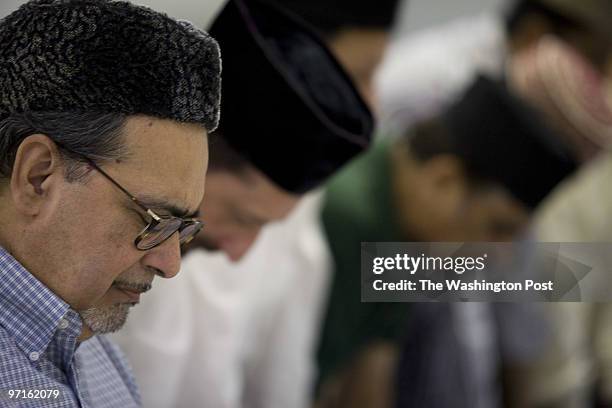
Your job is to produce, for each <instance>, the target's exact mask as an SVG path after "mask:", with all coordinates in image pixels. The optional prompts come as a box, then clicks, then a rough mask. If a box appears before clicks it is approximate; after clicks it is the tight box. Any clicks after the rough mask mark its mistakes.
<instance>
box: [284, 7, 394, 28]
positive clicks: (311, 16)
mask: <svg viewBox="0 0 612 408" xmlns="http://www.w3.org/2000/svg"><path fill="white" fill-rule="evenodd" d="M275 1H277V2H278V3H279V4H283V5H284V6H285V7H287V9H289V10H292V11H293V12H295V13H296V14H298V15H299V16H301V17H302V18H304V19H305V20H306V21H308V22H309V23H310V24H312V25H313V26H315V27H317V29H319V30H321V31H323V32H325V33H328V34H333V33H334V32H335V31H338V30H341V29H342V28H346V27H359V28H376V29H383V30H388V29H390V28H391V26H392V24H393V22H394V17H395V14H396V11H397V9H398V0H376V1H372V0H275Z"/></svg>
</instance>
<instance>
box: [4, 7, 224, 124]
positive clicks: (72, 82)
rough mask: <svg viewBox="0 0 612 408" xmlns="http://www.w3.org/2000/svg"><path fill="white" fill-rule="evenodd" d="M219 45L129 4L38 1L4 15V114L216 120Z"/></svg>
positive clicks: (184, 24) (183, 24)
mask: <svg viewBox="0 0 612 408" xmlns="http://www.w3.org/2000/svg"><path fill="white" fill-rule="evenodd" d="M220 71H221V60H220V54H219V47H218V45H217V42H216V41H215V40H213V39H212V37H210V36H209V35H208V34H207V33H205V32H203V31H201V30H199V29H197V28H195V27H193V26H192V25H191V24H190V23H188V22H185V21H176V20H174V19H172V18H170V17H168V16H167V15H165V14H161V13H158V12H155V11H153V10H151V9H149V8H146V7H141V6H136V5H133V4H131V3H128V2H124V1H112V0H34V1H30V2H28V3H26V4H24V5H22V6H21V7H20V8H19V9H18V10H16V11H15V12H13V13H12V14H10V15H8V16H7V17H5V18H4V19H3V20H1V21H0V119H3V118H5V117H7V116H8V115H9V114H11V113H19V112H24V111H38V112H42V111H47V112H69V111H100V112H118V113H125V114H127V115H132V114H145V115H150V116H155V117H160V118H165V119H173V120H176V121H181V122H195V123H201V124H202V125H204V127H205V128H206V129H207V130H208V131H209V132H212V131H213V130H215V129H216V127H217V124H218V121H219V102H220V87H221V78H220Z"/></svg>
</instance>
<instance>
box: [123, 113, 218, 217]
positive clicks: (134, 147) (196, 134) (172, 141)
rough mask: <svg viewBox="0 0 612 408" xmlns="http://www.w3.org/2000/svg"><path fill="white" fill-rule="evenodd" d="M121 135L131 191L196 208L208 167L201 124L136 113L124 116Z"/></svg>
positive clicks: (205, 142) (124, 166)
mask: <svg viewBox="0 0 612 408" xmlns="http://www.w3.org/2000/svg"><path fill="white" fill-rule="evenodd" d="M124 135H125V142H126V147H127V151H128V157H127V158H126V160H125V162H124V163H121V166H122V167H123V170H122V174H125V173H128V174H131V176H132V177H131V179H130V185H131V186H134V187H133V189H134V190H135V191H132V193H133V194H135V195H142V194H145V195H146V196H147V197H149V198H154V199H155V200H159V201H167V202H169V203H172V204H174V205H176V206H179V207H184V208H185V209H187V210H191V211H195V210H196V209H197V207H198V205H199V203H200V201H201V200H202V197H203V195H204V179H205V174H206V169H207V167H208V147H207V135H206V131H205V130H204V128H203V127H202V126H199V125H195V124H186V123H178V122H175V121H171V120H163V119H156V118H150V117H146V116H136V117H130V118H129V119H128V120H127V122H126V125H125V129H124Z"/></svg>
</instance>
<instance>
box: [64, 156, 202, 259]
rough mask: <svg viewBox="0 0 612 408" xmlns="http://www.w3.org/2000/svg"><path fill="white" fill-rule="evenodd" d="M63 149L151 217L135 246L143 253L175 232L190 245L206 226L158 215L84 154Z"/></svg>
mask: <svg viewBox="0 0 612 408" xmlns="http://www.w3.org/2000/svg"><path fill="white" fill-rule="evenodd" d="M60 147H61V148H62V149H64V150H67V151H69V152H71V153H73V154H77V155H79V156H81V157H82V158H83V159H85V160H86V161H87V163H88V164H89V165H90V166H91V167H93V168H94V169H95V170H97V171H98V172H99V173H100V174H102V175H103V176H104V177H105V178H106V179H107V180H108V181H110V182H111V183H113V185H115V187H117V188H118V189H119V190H121V191H122V192H123V193H124V194H125V195H126V196H128V197H129V198H130V200H131V201H132V202H133V203H134V204H136V205H137V206H138V207H140V209H142V210H143V211H144V212H145V213H147V215H149V217H151V221H150V222H149V223H148V224H147V226H146V227H144V229H143V230H142V231H140V233H139V234H138V236H137V237H136V239H135V240H134V245H135V246H136V248H137V249H139V250H141V251H148V250H149V249H153V248H155V247H156V246H158V245H160V244H162V243H163V242H164V241H166V240H167V239H168V238H170V237H171V236H172V235H173V234H174V233H175V232H178V233H179V242H180V244H181V245H184V244H187V243H189V242H190V241H191V240H192V239H193V238H194V237H195V236H196V234H197V233H198V232H200V230H201V229H202V227H203V226H204V224H203V223H202V221H200V220H197V219H193V218H189V219H184V218H179V217H174V216H171V215H169V216H165V215H157V214H156V213H155V212H154V211H153V210H151V209H150V208H148V207H146V206H145V205H143V204H142V203H141V202H140V201H138V199H137V198H136V197H134V195H133V194H131V193H130V192H129V191H127V190H126V189H125V188H123V186H122V185H121V184H119V183H118V182H117V181H115V179H113V178H112V177H111V176H110V175H109V174H108V173H106V172H105V171H104V170H102V169H101V168H100V167H99V166H98V165H97V164H96V163H95V162H94V161H93V160H91V159H90V158H89V157H87V156H84V155H82V154H79V153H76V152H73V151H71V150H69V149H66V148H65V147H64V146H60Z"/></svg>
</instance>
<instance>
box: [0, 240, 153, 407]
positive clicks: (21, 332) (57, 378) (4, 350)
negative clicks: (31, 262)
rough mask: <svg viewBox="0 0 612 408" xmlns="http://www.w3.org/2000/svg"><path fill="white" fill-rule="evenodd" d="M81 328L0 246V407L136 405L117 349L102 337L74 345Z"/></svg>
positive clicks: (66, 307)
mask: <svg viewBox="0 0 612 408" xmlns="http://www.w3.org/2000/svg"><path fill="white" fill-rule="evenodd" d="M81 327H82V322H81V318H80V317H79V315H78V314H77V313H76V312H75V311H74V310H72V309H71V308H70V306H69V305H68V304H67V303H66V302H64V301H63V300H62V299H60V298H59V297H58V296H57V295H55V294H54V293H53V292H51V290H49V289H48V288H47V287H46V286H45V285H43V284H42V283H41V282H40V281H39V280H37V279H36V278H35V277H34V276H33V275H32V274H30V273H29V272H28V271H27V270H26V269H25V268H24V267H23V266H22V265H21V264H20V263H19V262H17V261H16V260H15V258H13V257H12V256H11V255H10V254H9V253H8V252H7V251H6V250H5V249H3V248H2V247H0V407H45V408H56V407H57V408H60V407H61V408H64V407H83V408H89V407H92V408H97V407H101V408H103V407H113V408H118V407H120V408H131V407H139V406H140V405H141V404H140V395H139V394H138V389H137V386H136V383H135V381H134V378H133V377H132V374H131V371H130V369H129V367H128V364H127V362H126V360H125V358H124V357H123V355H122V354H121V352H120V351H119V349H118V348H117V346H115V345H114V344H112V343H111V342H110V340H108V339H107V338H106V337H104V336H94V337H92V338H90V339H89V340H87V341H84V342H82V343H79V342H78V341H77V338H78V337H79V335H80V333H81ZM43 390H44V391H45V392H44V393H43ZM11 394H12V398H11ZM55 395H57V397H55ZM16 396H17V398H16ZM43 397H44V398H43Z"/></svg>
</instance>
